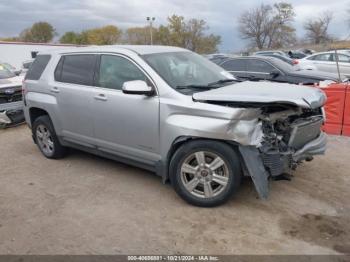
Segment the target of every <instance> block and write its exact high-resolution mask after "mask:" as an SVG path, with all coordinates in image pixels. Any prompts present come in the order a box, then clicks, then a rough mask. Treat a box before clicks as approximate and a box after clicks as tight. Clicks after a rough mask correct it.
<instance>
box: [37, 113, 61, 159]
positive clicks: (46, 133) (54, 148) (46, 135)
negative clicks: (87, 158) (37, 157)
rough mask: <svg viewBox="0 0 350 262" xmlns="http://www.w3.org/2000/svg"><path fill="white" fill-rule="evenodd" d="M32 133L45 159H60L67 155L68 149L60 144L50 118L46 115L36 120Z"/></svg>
mask: <svg viewBox="0 0 350 262" xmlns="http://www.w3.org/2000/svg"><path fill="white" fill-rule="evenodd" d="M32 132H33V137H34V140H35V142H36V144H37V146H38V147H39V149H40V151H41V153H42V154H43V155H44V156H45V157H47V158H50V159H59V158H63V157H64V156H65V155H66V153H67V148H66V147H64V146H62V145H61V144H60V142H59V140H58V137H57V135H56V132H55V129H54V127H53V125H52V122H51V119H50V117H49V116H47V115H44V116H40V117H38V118H37V119H35V121H34V123H33V127H32Z"/></svg>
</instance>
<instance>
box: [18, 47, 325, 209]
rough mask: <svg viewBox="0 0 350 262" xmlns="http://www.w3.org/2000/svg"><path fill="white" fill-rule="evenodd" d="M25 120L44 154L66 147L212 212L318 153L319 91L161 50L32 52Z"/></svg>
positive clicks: (264, 189) (321, 147) (263, 193)
mask: <svg viewBox="0 0 350 262" xmlns="http://www.w3.org/2000/svg"><path fill="white" fill-rule="evenodd" d="M23 91H24V105H25V110H24V111H25V118H26V121H27V123H28V125H29V126H30V127H31V129H32V132H33V139H34V142H35V143H36V144H37V145H38V147H39V149H40V151H41V152H42V153H43V154H44V156H46V157H47V158H54V159H57V158H61V157H63V156H64V155H65V154H66V152H67V148H68V147H73V148H78V149H81V150H84V151H88V152H91V153H94V154H97V155H101V156H105V157H108V158H111V159H115V160H117V161H122V162H126V163H129V164H132V165H136V166H139V167H141V168H146V169H148V170H151V171H154V172H155V173H156V174H158V175H159V176H161V177H162V180H163V182H166V181H168V180H170V182H171V184H172V185H173V186H174V188H175V190H176V192H177V193H178V194H179V195H180V196H181V197H182V198H183V199H185V200H186V201H187V202H189V203H191V204H194V205H198V206H215V205H219V204H222V203H223V202H224V201H226V200H227V199H229V197H230V196H231V195H232V194H233V193H234V192H235V191H237V189H238V187H239V185H240V182H241V179H242V177H243V176H250V177H252V179H253V181H254V185H255V187H256V190H257V192H258V194H259V196H260V197H261V198H266V197H267V195H268V181H269V179H270V178H276V177H280V176H281V174H284V173H286V172H289V171H290V170H292V169H295V168H296V166H297V165H298V164H299V163H300V162H301V161H303V160H311V159H312V156H313V155H317V154H323V153H324V151H325V148H326V136H325V135H324V133H323V132H321V131H320V128H321V125H322V124H323V121H324V117H323V109H322V107H323V105H324V103H325V101H326V97H325V95H324V93H323V92H322V91H320V90H318V89H316V88H311V87H302V86H296V85H290V84H280V83H269V82H241V83H239V82H237V81H235V80H234V79H233V78H232V76H231V75H230V74H229V73H227V72H225V71H223V69H221V68H220V67H218V66H216V65H215V64H213V63H212V62H210V61H208V60H207V59H205V58H204V57H202V56H200V55H197V54H195V53H192V52H190V51H188V50H185V49H181V48H177V47H165V46H108V47H101V46H100V47H87V48H74V49H72V50H66V49H65V50H56V51H50V52H47V53H41V54H39V55H38V56H37V58H36V60H35V61H34V63H33V65H32V67H31V68H30V70H29V72H28V74H27V76H26V79H25V81H24V84H23Z"/></svg>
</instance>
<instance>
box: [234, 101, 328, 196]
mask: <svg viewBox="0 0 350 262" xmlns="http://www.w3.org/2000/svg"><path fill="white" fill-rule="evenodd" d="M261 110H262V116H261V118H260V119H261V123H262V131H263V134H264V136H263V140H262V143H261V145H260V146H259V147H256V146H240V147H239V150H240V152H241V154H242V156H243V158H244V162H245V166H246V170H247V171H248V172H249V175H250V176H251V177H252V179H253V181H254V183H255V186H256V189H257V191H258V193H259V196H260V197H261V198H266V197H267V196H268V179H269V178H274V177H278V176H280V175H282V174H288V173H290V172H291V171H292V170H295V169H296V167H297V166H298V165H299V164H300V163H301V162H302V161H303V160H306V161H311V160H312V159H313V156H314V155H320V154H324V152H325V150H326V143H327V139H326V135H325V134H324V133H323V132H321V126H322V124H323V121H324V116H323V111H322V108H316V109H305V108H299V107H293V106H288V105H278V106H266V107H262V108H261Z"/></svg>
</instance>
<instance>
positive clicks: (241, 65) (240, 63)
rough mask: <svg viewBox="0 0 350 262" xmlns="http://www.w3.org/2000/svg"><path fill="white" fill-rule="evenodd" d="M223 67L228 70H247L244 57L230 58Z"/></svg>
mask: <svg viewBox="0 0 350 262" xmlns="http://www.w3.org/2000/svg"><path fill="white" fill-rule="evenodd" d="M222 67H223V68H224V69H225V70H226V71H236V72H239V71H246V62H245V60H244V59H237V60H229V61H227V62H225V63H224V64H223V65H222Z"/></svg>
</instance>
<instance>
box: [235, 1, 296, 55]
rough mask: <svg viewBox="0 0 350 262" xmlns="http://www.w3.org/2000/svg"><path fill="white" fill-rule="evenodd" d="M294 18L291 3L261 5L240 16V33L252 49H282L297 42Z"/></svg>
mask: <svg viewBox="0 0 350 262" xmlns="http://www.w3.org/2000/svg"><path fill="white" fill-rule="evenodd" d="M294 17H295V13H294V9H293V6H292V5H291V4H289V3H285V2H280V3H276V4H274V5H273V6H271V5H265V4H261V5H260V6H259V7H256V8H253V9H251V10H247V11H245V12H244V13H243V14H242V15H241V16H240V18H239V31H240V33H241V37H242V38H243V39H246V40H249V41H250V44H251V46H252V47H257V48H258V49H265V48H280V47H283V46H285V45H289V44H291V43H294V42H295V41H296V37H295V28H294V27H293V26H292V22H293V21H294Z"/></svg>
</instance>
